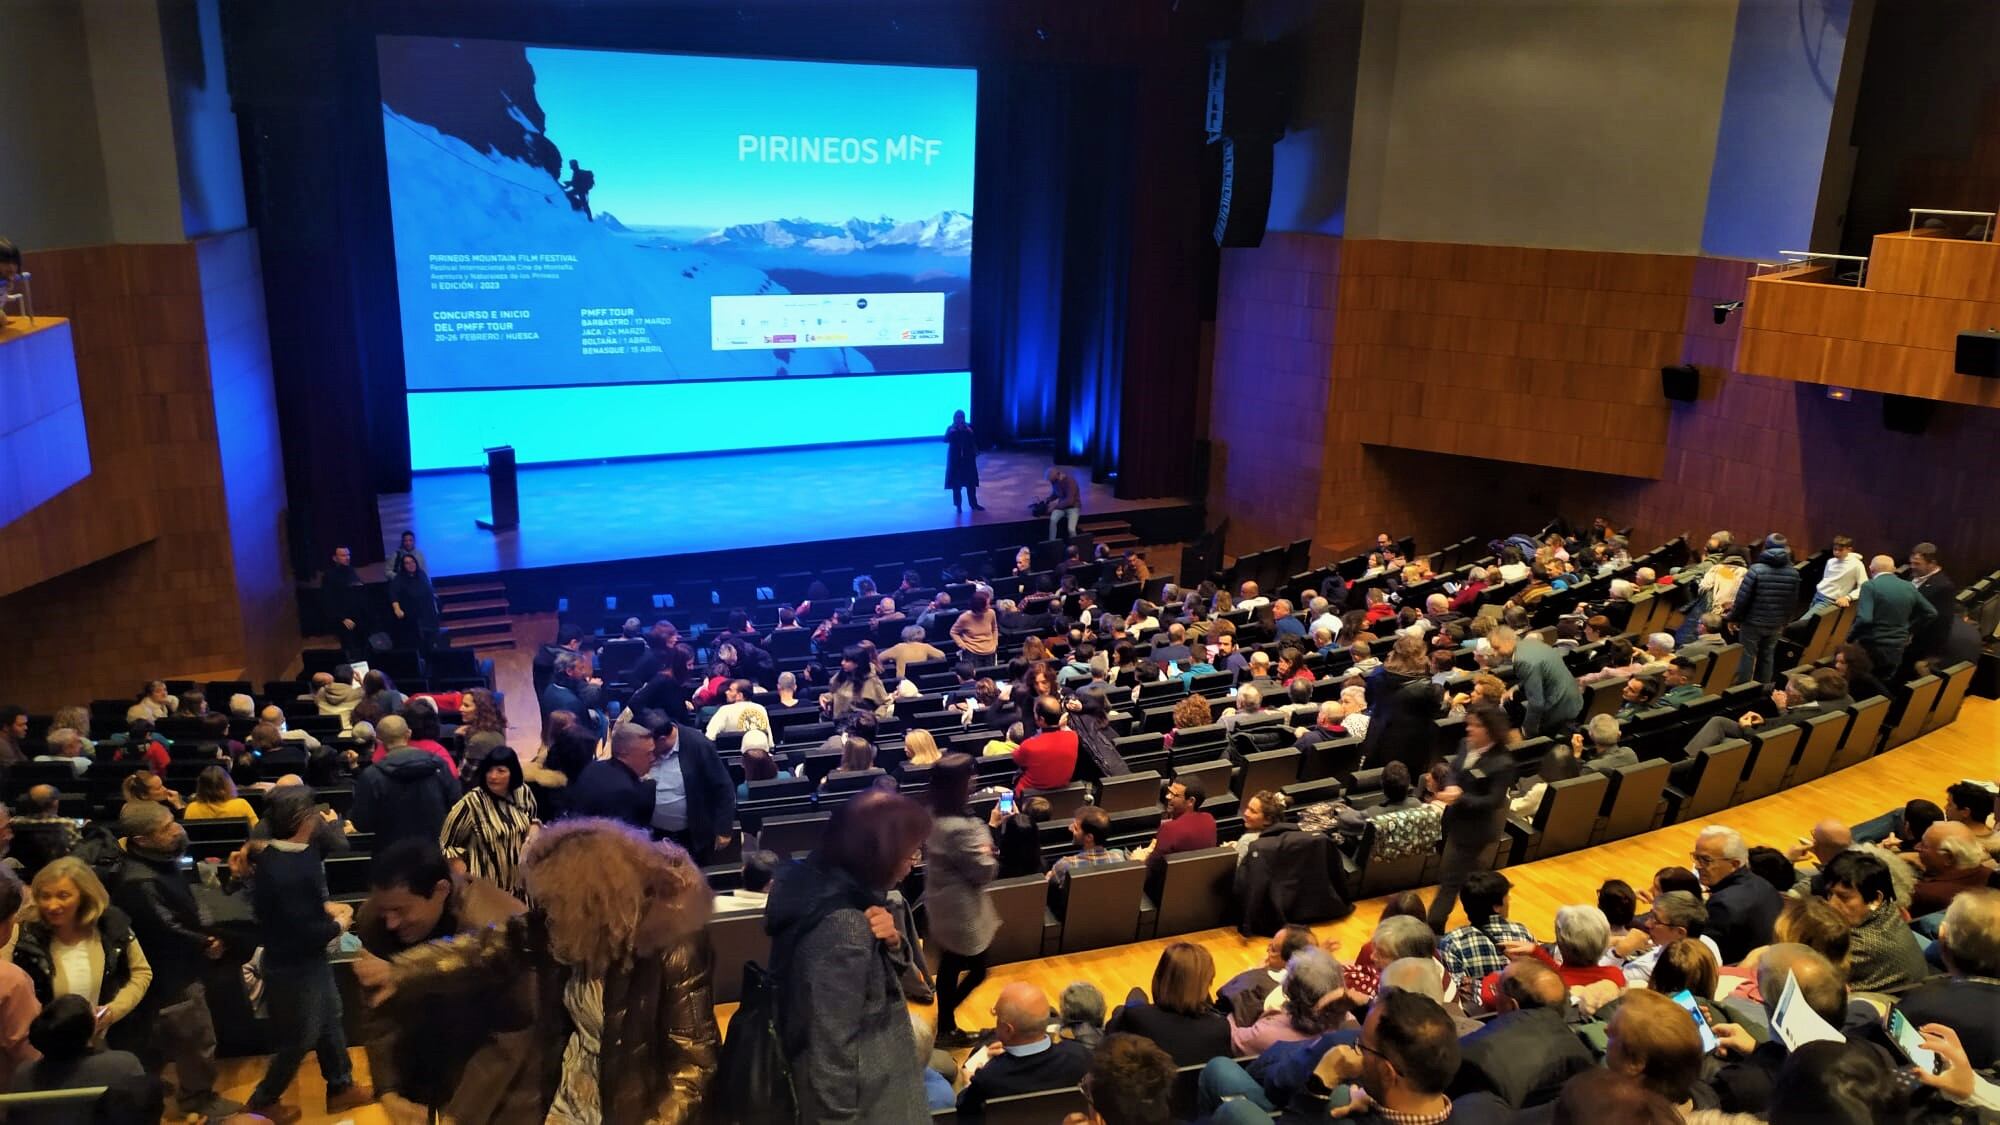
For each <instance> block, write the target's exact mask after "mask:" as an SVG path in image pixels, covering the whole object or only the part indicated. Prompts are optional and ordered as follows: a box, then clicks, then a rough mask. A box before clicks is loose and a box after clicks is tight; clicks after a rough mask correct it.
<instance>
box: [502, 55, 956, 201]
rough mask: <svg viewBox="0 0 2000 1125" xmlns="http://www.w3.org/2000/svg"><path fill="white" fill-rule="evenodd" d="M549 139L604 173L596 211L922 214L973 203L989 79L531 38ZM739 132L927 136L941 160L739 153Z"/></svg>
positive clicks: (925, 70) (531, 59) (593, 197)
mask: <svg viewBox="0 0 2000 1125" xmlns="http://www.w3.org/2000/svg"><path fill="white" fill-rule="evenodd" d="M528 61H529V62H530V63H531V64H532V65H533V66H534V68H535V97H536V99H537V100H538V101H539V102H540V103H541V106H542V109H543V111H544V112H545V113H546V114H547V115H548V136H549V139H550V140H552V141H554V142H555V143H556V146H557V147H558V148H560V149H561V150H562V154H563V159H564V162H565V163H564V175H565V177H567V175H568V163H567V162H568V161H569V159H570V158H572V157H574V158H576V159H577V160H578V161H580V162H581V163H582V165H583V167H585V168H588V169H590V171H592V172H593V173H595V174H596V176H597V186H596V188H595V190H594V191H592V193H591V197H590V203H591V207H592V208H593V209H594V210H596V211H597V212H599V213H600V214H601V213H603V212H606V211H609V212H611V213H612V214H614V215H616V216H617V217H618V219H619V220H620V221H621V222H624V223H626V224H628V225H648V226H699V227H710V228H714V227H721V226H726V225H729V224H732V223H749V222H761V221H763V220H766V219H779V218H805V219H812V220H816V221H821V222H829V223H838V222H840V221H842V220H844V219H848V218H854V217H859V218H867V219H873V218H875V217H877V216H879V215H887V216H889V217H890V218H892V219H897V220H902V221H909V220H913V219H921V218H927V217H929V216H931V215H935V214H937V213H938V212H940V211H946V210H952V211H963V212H966V213H968V214H970V213H971V211H972V167H973V137H974V122H975V119H976V116H977V114H976V100H977V99H976V96H975V92H976V89H977V85H976V83H977V78H976V75H975V73H974V72H973V71H970V70H942V69H931V68H923V67H897V66H870V65H860V64H853V63H818V62H794V61H784V60H773V59H729V58H710V57H705V56H697V55H656V54H643V53H637V52H624V51H577V50H558V49H552V48H541V47H531V48H529V49H528ZM740 133H754V134H775V135H784V136H837V137H875V138H877V139H878V140H882V139H886V138H889V137H896V136H901V135H903V134H905V133H914V134H917V135H919V136H923V137H931V138H936V139H938V140H940V141H942V142H943V148H942V150H941V152H940V153H939V154H938V156H937V157H936V158H935V159H933V161H932V162H931V164H930V165H929V166H925V165H924V164H923V163H922V162H921V161H916V162H899V163H896V164H873V165H863V164H854V165H846V164H793V163H777V162H770V163H765V162H760V161H758V160H756V159H755V158H754V157H753V158H751V159H749V160H742V161H739V160H738V158H737V136H738V134H740Z"/></svg>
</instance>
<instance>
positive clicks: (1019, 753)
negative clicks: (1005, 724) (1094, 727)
mask: <svg viewBox="0 0 2000 1125" xmlns="http://www.w3.org/2000/svg"><path fill="white" fill-rule="evenodd" d="M1035 728H1036V733H1035V735H1034V736H1033V737H1031V738H1029V739H1027V740H1026V741H1024V742H1022V743H1021V744H1020V745H1019V746H1016V747H1015V748H1014V764H1015V766H1016V767H1017V768H1018V769H1019V770H1020V772H1021V776H1020V778H1019V779H1018V780H1016V781H1015V782H1014V795H1015V796H1016V797H1019V796H1021V795H1022V794H1024V793H1026V792H1028V791H1029V790H1031V789H1061V788H1062V787H1063V786H1065V785H1068V784H1069V783H1070V782H1072V781H1074V780H1076V756H1077V739H1076V732H1075V731H1073V730H1069V729H1067V728H1065V727H1064V726H1063V705H1062V700H1060V699H1057V698H1056V697H1055V696H1053V695H1044V696H1042V697H1041V698H1039V699H1037V700H1035Z"/></svg>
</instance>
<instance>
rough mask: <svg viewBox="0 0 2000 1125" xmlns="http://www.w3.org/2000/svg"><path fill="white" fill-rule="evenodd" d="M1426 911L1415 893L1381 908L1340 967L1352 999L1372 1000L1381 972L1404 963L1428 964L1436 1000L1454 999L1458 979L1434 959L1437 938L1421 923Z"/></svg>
mask: <svg viewBox="0 0 2000 1125" xmlns="http://www.w3.org/2000/svg"><path fill="white" fill-rule="evenodd" d="M1427 910H1428V908H1427V907H1426V906H1425V905H1424V896H1422V895H1420V894H1418V893H1417V892H1415V891H1405V892H1403V893H1402V894H1400V895H1392V896H1390V898H1389V901H1388V902H1387V903H1384V904H1383V906H1382V917H1381V920H1380V921H1378V922H1376V923H1375V929H1374V931H1373V932H1372V933H1370V934H1369V936H1368V940H1367V941H1366V942H1364V943H1363V944H1362V946H1361V949H1360V951H1359V952H1358V953H1356V954H1355V956H1354V960H1352V961H1350V962H1348V963H1347V964H1345V965H1343V966H1341V979H1342V981H1343V982H1345V984H1346V986H1347V990H1348V992H1349V993H1351V994H1352V995H1353V996H1355V997H1357V998H1362V999H1369V1000H1372V999H1374V998H1375V994H1376V993H1377V992H1379V991H1380V990H1381V976H1382V971H1383V969H1384V968H1385V967H1386V966H1388V965H1390V964H1392V963H1394V962H1396V961H1402V960H1405V959H1420V960H1423V961H1428V962H1429V963H1430V966H1431V969H1432V973H1431V975H1432V976H1434V977H1436V978H1437V980H1436V982H1435V983H1436V988H1435V989H1433V990H1432V991H1435V992H1436V993H1437V995H1438V997H1439V998H1440V999H1442V998H1444V997H1446V996H1450V997H1453V998H1456V997H1457V995H1458V978H1456V977H1454V976H1452V975H1451V971H1450V970H1449V969H1446V968H1445V967H1444V962H1443V961H1441V960H1439V959H1438V955H1437V942H1438V938H1437V934H1436V933H1435V932H1433V931H1432V930H1431V927H1430V923H1428V922H1426V921H1425V920H1424V917H1425V914H1426V912H1427Z"/></svg>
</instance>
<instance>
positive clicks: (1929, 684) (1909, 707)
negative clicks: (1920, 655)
mask: <svg viewBox="0 0 2000 1125" xmlns="http://www.w3.org/2000/svg"><path fill="white" fill-rule="evenodd" d="M1943 691H1944V681H1943V680H1940V679H1938V678H1937V677H1936V676H1918V677H1917V678H1916V679H1914V680H1911V681H1910V683H1909V694H1908V695H1907V696H1905V697H1904V699H1903V702H1902V706H1900V707H1897V708H1894V709H1893V710H1892V714H1893V716H1894V722H1895V724H1896V725H1895V726H1894V727H1892V728H1891V729H1890V731H1889V747H1890V748H1892V749H1893V748H1895V747H1897V746H1901V745H1902V744H1903V743H1905V742H1908V741H1910V740H1911V739H1913V738H1915V737H1917V736H1918V735H1920V734H1922V733H1923V732H1924V730H1925V729H1926V728H1927V726H1928V724H1929V723H1930V721H1931V711H1932V710H1933V709H1935V708H1936V706H1937V701H1938V696H1939V695H1941V694H1942V693H1943Z"/></svg>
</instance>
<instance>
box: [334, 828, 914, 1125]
mask: <svg viewBox="0 0 2000 1125" xmlns="http://www.w3.org/2000/svg"><path fill="white" fill-rule="evenodd" d="M521 868H522V874H523V878H524V881H525V885H526V887H527V891H528V898H529V901H531V902H533V903H534V904H535V905H534V909H533V910H532V911H530V912H529V913H528V914H526V915H523V916H520V917H517V918H513V919H511V920H509V921H508V922H507V923H506V924H505V925H503V926H492V927H488V928H486V929H483V930H480V931H478V932H477V933H473V934H467V935H462V936H456V937H452V938H449V939H447V940H444V941H434V942H429V943H427V944H424V945H421V946H418V947H417V948H415V949H412V950H410V951H409V952H406V953H403V954H400V955H398V956H397V957H396V959H395V960H394V961H391V962H386V963H385V962H381V961H375V962H372V963H369V962H362V963H359V964H357V966H356V976H357V977H358V978H359V979H360V980H361V983H362V985H363V987H365V988H367V989H369V990H370V993H371V996H372V997H373V998H374V1000H375V1002H376V1003H378V1004H386V1005H387V1006H388V1010H387V1011H386V1012H385V1015H387V1016H388V1017H389V1018H390V1019H392V1020H393V1019H398V1018H402V1017H404V1016H406V1015H407V1014H409V1013H413V1012H418V1011H422V1010H425V1009H426V1008H428V1007H430V1006H433V1005H435V1004H437V1003H438V1002H440V1001H442V1002H445V1003H447V1004H449V1005H450V1006H451V1007H452V1008H454V1009H455V1010H456V1015H457V1017H458V1018H459V1019H460V1020H477V1019H479V1018H481V1016H482V1015H483V1013H484V1011H485V1008H486V1004H487V1002H488V999H487V998H488V997H489V996H490V995H492V994H493V993H495V992H497V991H504V990H506V989H508V988H509V987H512V986H513V985H515V984H516V983H517V982H521V981H524V980H525V981H526V982H527V985H528V987H529V988H531V989H532V990H533V991H534V993H535V995H536V1004H535V1008H536V1012H537V1013H538V1015H539V1018H538V1019H537V1020H536V1021H535V1024H534V1028H533V1035H532V1038H533V1040H534V1050H535V1053H536V1054H537V1056H538V1058H537V1059H536V1065H530V1066H526V1067H523V1068H521V1071H520V1073H519V1074H518V1076H517V1082H525V1083H527V1084H529V1086H530V1088H531V1089H534V1090H535V1091H537V1092H538V1100H539V1103H540V1105H541V1106H542V1107H544V1113H543V1114H541V1115H536V1116H534V1117H532V1118H530V1119H531V1120H539V1121H544V1122H545V1123H546V1125H599V1123H620V1125H622V1123H623V1122H628V1121H629V1122H645V1123H647V1125H687V1123H689V1122H696V1121H701V1120H703V1119H704V1118H703V1104H704V1103H705V1102H706V1101H707V1099H708V1088H709V1084H710V1083H711V1082H712V1081H713V1079H714V1077H715V1061H716V1052H717V1048H718V1046H719V1044H720V1041H721V1036H720V1034H719V1033H718V1032H717V1031H716V1025H715V1000H714V997H713V994H712V988H711V984H710V980H709V968H710V964H709V952H708V945H707V943H706V942H705V941H704V940H703V938H702V927H703V926H704V925H705V924H706V923H707V921H708V916H709V893H708V885H707V883H706V882H705V881H704V880H703V879H702V876H701V869H700V868H698V867H696V866H695V864H694V861H693V860H691V859H689V858H688V854H687V853H686V852H685V851H682V850H681V849H680V848H679V847H676V846H675V845H673V844H671V843H667V842H664V841H661V842H655V841H652V840H648V839H647V838H646V836H645V834H644V833H642V832H639V831H637V830H635V829H633V828H631V827H629V826H626V825H620V824H616V823H613V822H611V821H606V820H569V821H564V822H562V823H560V824H552V825H550V826H549V827H548V828H547V829H545V830H544V831H543V832H542V833H541V834H540V835H539V836H537V837H536V838H535V842H534V843H533V845H531V846H530V847H529V848H528V852H527V854H526V855H525V856H523V857H522V861H521ZM363 965H365V966H366V967H365V968H364V967H363ZM903 1024H904V1033H905V1034H906V1035H907V1034H908V1028H909V1017H908V1016H904V1017H903ZM905 1057H906V1058H907V1057H908V1053H907V1052H906V1053H905ZM906 1069H908V1068H906ZM911 1076H912V1077H915V1071H914V1070H912V1071H911ZM471 1120H477V1121H479V1122H481V1123H482V1125H498V1123H499V1122H502V1121H509V1120H519V1118H509V1117H507V1116H505V1115H504V1114H503V1113H501V1112H499V1111H498V1110H497V1108H496V1112H495V1113H494V1114H493V1115H491V1116H486V1117H475V1118H472V1119H471Z"/></svg>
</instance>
